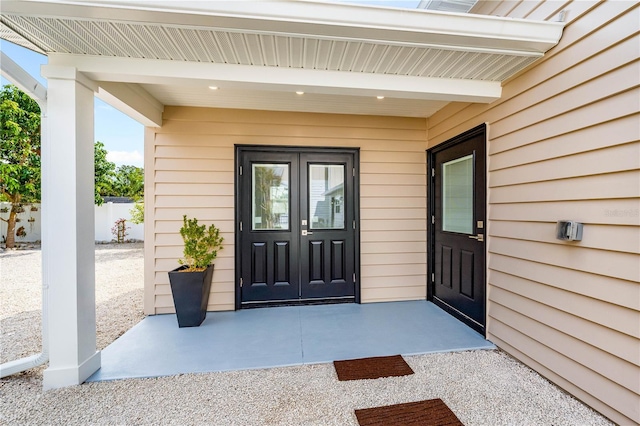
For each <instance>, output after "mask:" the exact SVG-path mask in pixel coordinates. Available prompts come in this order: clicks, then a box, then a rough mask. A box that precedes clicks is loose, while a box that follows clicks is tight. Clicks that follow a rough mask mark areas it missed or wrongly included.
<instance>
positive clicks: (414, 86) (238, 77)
mask: <svg viewBox="0 0 640 426" xmlns="http://www.w3.org/2000/svg"><path fill="white" fill-rule="evenodd" d="M49 62H50V63H51V64H55V65H61V66H72V67H76V68H77V69H78V70H80V71H82V72H83V73H84V74H86V75H87V76H90V77H91V78H92V79H94V80H98V81H113V82H126V83H140V84H161V85H172V84H173V85H182V86H191V87H194V86H201V87H202V88H203V90H206V88H207V87H208V86H211V85H215V86H219V87H220V88H221V89H224V88H225V87H233V88H243V89H252V88H253V89H259V90H275V91H292V92H294V91H298V90H302V91H306V92H309V93H321V94H332V95H353V96H379V95H381V96H388V97H393V98H399V99H423V100H438V101H460V102H478V103H489V102H493V101H495V100H497V99H499V98H500V95H501V93H502V87H501V84H500V82H493V81H477V80H460V79H445V78H427V77H413V76H397V75H386V74H364V73H351V72H341V71H324V70H308V69H296V68H277V67H254V66H250V65H230V64H211V63H202V62H179V61H168V60H151V59H135V58H108V57H104V56H85V55H62V54H58V55H50V56H49Z"/></svg>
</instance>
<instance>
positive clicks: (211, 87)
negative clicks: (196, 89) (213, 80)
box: [209, 86, 218, 90]
mask: <svg viewBox="0 0 640 426" xmlns="http://www.w3.org/2000/svg"><path fill="white" fill-rule="evenodd" d="M209 89H211V90H218V86H209Z"/></svg>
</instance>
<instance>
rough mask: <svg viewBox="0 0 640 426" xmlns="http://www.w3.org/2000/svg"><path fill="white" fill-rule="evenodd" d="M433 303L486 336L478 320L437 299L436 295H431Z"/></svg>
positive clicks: (483, 327)
mask: <svg viewBox="0 0 640 426" xmlns="http://www.w3.org/2000/svg"><path fill="white" fill-rule="evenodd" d="M433 303H434V304H435V305H436V306H438V307H439V308H440V309H442V310H444V311H445V312H447V313H448V314H449V315H451V316H453V317H454V318H456V319H458V320H459V321H461V322H463V323H465V324H466V325H467V326H469V327H470V328H472V329H473V330H475V331H477V332H478V333H480V334H482V336H484V337H486V336H487V335H486V330H485V326H484V325H483V324H481V323H479V322H478V321H476V320H474V319H473V318H471V317H469V316H468V315H466V314H464V313H463V312H461V311H459V310H457V309H456V308H454V307H453V306H451V305H449V304H448V303H446V302H445V301H443V300H442V299H439V298H438V297H437V296H433Z"/></svg>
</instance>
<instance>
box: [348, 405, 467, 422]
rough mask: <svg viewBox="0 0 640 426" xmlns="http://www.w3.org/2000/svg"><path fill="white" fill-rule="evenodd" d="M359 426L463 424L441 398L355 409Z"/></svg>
mask: <svg viewBox="0 0 640 426" xmlns="http://www.w3.org/2000/svg"><path fill="white" fill-rule="evenodd" d="M356 418H357V419H358V424H359V425H360V426H383V425H384V426H408V425H411V426H418V425H420V426H464V425H463V424H462V422H461V421H460V420H458V418H457V417H456V415H455V414H454V413H453V411H451V410H450V409H449V407H447V404H445V403H444V402H442V400H441V399H439V398H438V399H429V400H426V401H417V402H408V403H405V404H396V405H387V406H385V407H375V408H365V409H362V410H356Z"/></svg>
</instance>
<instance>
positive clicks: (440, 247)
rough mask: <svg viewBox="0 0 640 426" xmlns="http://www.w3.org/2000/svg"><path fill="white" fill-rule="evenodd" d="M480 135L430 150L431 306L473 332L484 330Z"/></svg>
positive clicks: (482, 143)
mask: <svg viewBox="0 0 640 426" xmlns="http://www.w3.org/2000/svg"><path fill="white" fill-rule="evenodd" d="M485 140H486V136H485V130H484V126H482V127H480V128H476V129H474V130H472V131H470V132H468V133H466V134H463V135H461V136H460V137H458V138H454V139H453V140H452V141H450V142H447V143H445V144H443V146H442V147H437V148H436V149H434V150H432V151H430V156H429V158H430V164H431V167H432V169H433V173H432V176H433V178H432V181H431V184H430V194H431V196H430V198H431V203H430V205H431V209H432V210H431V211H432V215H433V221H432V222H433V224H432V225H431V227H430V229H431V232H430V235H431V241H432V246H431V247H432V248H431V251H430V253H431V254H430V265H431V271H432V273H433V278H434V280H433V282H432V288H431V296H432V298H433V301H434V302H435V303H436V304H438V305H439V306H441V307H443V308H444V309H446V310H447V311H449V312H450V313H452V314H453V315H454V316H456V317H458V318H459V319H461V320H462V321H464V322H466V323H467V324H469V325H470V326H471V327H473V328H474V329H476V330H478V331H480V332H484V327H485V243H484V232H485V226H484V224H485V219H486V218H485V215H486V213H485V210H486V209H485V205H486V198H485V194H486V189H485V182H486V181H485V176H486V168H485Z"/></svg>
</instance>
